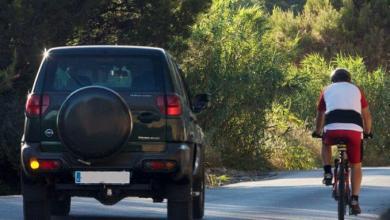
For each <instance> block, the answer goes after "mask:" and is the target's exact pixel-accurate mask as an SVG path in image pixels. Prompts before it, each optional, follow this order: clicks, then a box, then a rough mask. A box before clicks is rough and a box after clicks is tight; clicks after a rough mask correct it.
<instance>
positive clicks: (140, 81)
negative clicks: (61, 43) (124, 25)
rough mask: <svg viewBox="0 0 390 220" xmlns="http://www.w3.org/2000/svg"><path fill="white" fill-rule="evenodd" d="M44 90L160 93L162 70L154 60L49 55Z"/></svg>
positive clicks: (134, 57)
mask: <svg viewBox="0 0 390 220" xmlns="http://www.w3.org/2000/svg"><path fill="white" fill-rule="evenodd" d="M47 62H48V63H47V65H46V77H45V90H46V91H74V90H76V89H78V88H81V87H84V86H91V85H99V86H104V87H108V88H111V89H113V90H119V91H123V90H125V91H133V92H161V91H163V86H164V83H162V82H163V78H164V77H163V76H164V67H163V65H162V63H161V60H160V58H159V57H157V56H113V55H109V56H108V55H105V56H91V55H71V56H70V55H52V56H50V57H48V58H47Z"/></svg>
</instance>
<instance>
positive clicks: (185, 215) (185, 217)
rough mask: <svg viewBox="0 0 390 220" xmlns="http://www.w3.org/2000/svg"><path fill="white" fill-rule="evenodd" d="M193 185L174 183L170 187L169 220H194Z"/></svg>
mask: <svg viewBox="0 0 390 220" xmlns="http://www.w3.org/2000/svg"><path fill="white" fill-rule="evenodd" d="M191 188H192V184H191V181H186V182H185V183H173V184H170V185H169V186H168V219H169V220H192V219H193V218H192V195H191V193H192V192H191V191H192V190H191Z"/></svg>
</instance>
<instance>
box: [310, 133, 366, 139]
mask: <svg viewBox="0 0 390 220" xmlns="http://www.w3.org/2000/svg"><path fill="white" fill-rule="evenodd" d="M311 136H312V137H313V138H322V137H323V136H322V135H320V134H317V132H316V131H313V132H312V133H311ZM373 138H374V135H373V134H372V133H368V134H367V133H363V139H373Z"/></svg>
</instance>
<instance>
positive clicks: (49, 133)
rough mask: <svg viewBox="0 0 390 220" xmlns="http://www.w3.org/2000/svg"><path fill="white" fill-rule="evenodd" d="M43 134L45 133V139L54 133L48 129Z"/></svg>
mask: <svg viewBox="0 0 390 220" xmlns="http://www.w3.org/2000/svg"><path fill="white" fill-rule="evenodd" d="M44 133H45V135H46V137H51V136H53V134H54V131H53V130H52V129H50V128H49V129H46V130H45V132H44Z"/></svg>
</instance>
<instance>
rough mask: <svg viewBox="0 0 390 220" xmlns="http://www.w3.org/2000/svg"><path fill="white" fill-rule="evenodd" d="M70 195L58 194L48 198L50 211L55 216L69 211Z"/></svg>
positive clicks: (63, 214) (64, 214) (66, 213)
mask: <svg viewBox="0 0 390 220" xmlns="http://www.w3.org/2000/svg"><path fill="white" fill-rule="evenodd" d="M70 204H71V197H70V196H60V197H59V198H52V199H50V213H51V214H52V215H57V216H67V215H69V212H70Z"/></svg>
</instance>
